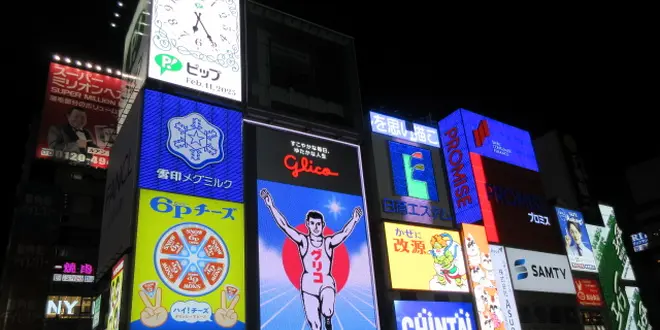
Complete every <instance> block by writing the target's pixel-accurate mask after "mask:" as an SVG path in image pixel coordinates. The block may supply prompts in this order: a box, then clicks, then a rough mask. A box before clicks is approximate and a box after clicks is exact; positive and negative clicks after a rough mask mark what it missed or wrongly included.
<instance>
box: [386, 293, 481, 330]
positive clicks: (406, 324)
mask: <svg viewBox="0 0 660 330" xmlns="http://www.w3.org/2000/svg"><path fill="white" fill-rule="evenodd" d="M394 314H395V315H396V329H397V330H413V329H435V330H443V329H452V330H477V329H478V328H477V324H476V323H475V321H474V313H473V311H472V304H471V303H467V302H443V301H405V300H395V301H394ZM482 329H483V328H482Z"/></svg>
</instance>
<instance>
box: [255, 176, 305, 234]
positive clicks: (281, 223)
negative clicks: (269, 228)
mask: <svg viewBox="0 0 660 330" xmlns="http://www.w3.org/2000/svg"><path fill="white" fill-rule="evenodd" d="M259 195H260V196H261V199H263V200H264V203H266V207H268V210H269V211H270V214H271V215H272V216H273V219H275V223H277V226H278V227H280V229H282V231H283V232H284V233H285V234H286V235H287V236H289V238H291V239H292V240H293V241H294V242H296V243H298V244H301V243H302V241H303V239H304V236H303V234H301V233H300V232H299V231H298V230H296V229H295V228H293V227H291V225H290V224H289V222H288V221H287V220H286V218H285V217H284V214H282V212H280V210H278V209H277V207H275V202H274V201H273V196H271V195H270V192H268V189H266V188H264V189H261V192H259Z"/></svg>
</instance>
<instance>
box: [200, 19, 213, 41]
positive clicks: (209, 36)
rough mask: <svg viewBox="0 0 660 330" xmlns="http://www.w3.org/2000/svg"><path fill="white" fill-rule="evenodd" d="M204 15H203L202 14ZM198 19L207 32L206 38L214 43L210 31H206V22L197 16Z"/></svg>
mask: <svg viewBox="0 0 660 330" xmlns="http://www.w3.org/2000/svg"><path fill="white" fill-rule="evenodd" d="M200 15H202V14H200ZM197 19H198V20H199V23H200V24H202V29H204V32H206V37H207V38H209V41H210V42H213V38H211V35H210V34H209V31H206V26H204V22H202V20H201V18H200V17H199V16H197Z"/></svg>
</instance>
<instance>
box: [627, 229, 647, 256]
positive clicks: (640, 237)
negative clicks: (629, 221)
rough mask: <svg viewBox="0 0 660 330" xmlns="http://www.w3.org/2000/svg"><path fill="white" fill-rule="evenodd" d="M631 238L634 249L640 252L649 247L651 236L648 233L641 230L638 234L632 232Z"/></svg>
mask: <svg viewBox="0 0 660 330" xmlns="http://www.w3.org/2000/svg"><path fill="white" fill-rule="evenodd" d="M630 239H631V240H632V245H633V251H635V252H640V251H644V250H646V249H648V248H649V237H648V236H647V235H646V233H643V232H639V233H636V234H631V235H630Z"/></svg>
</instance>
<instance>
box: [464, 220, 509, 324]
mask: <svg viewBox="0 0 660 330" xmlns="http://www.w3.org/2000/svg"><path fill="white" fill-rule="evenodd" d="M462 226H463V251H465V263H466V265H467V268H468V272H467V273H468V274H469V282H470V286H471V287H472V294H473V295H474V299H475V305H476V307H477V312H478V314H479V323H480V324H481V327H480V329H482V330H505V329H506V326H505V325H506V323H505V320H504V316H503V313H502V310H501V309H500V306H501V305H500V301H499V296H498V293H497V283H496V282H495V272H494V271H493V261H492V258H491V256H490V247H489V246H488V239H487V238H486V230H485V229H484V226H478V225H470V224H465V223H464V224H463V225H462Z"/></svg>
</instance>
